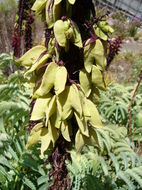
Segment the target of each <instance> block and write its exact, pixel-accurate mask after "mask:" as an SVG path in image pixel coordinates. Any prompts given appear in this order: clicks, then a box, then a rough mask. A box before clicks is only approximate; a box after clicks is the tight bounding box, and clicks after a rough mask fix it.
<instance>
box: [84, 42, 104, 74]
mask: <svg viewBox="0 0 142 190" xmlns="http://www.w3.org/2000/svg"><path fill="white" fill-rule="evenodd" d="M88 43H89V40H87V42H86V44H85V48H84V66H85V69H86V70H87V72H88V73H90V72H91V70H92V66H93V64H96V65H98V66H99V67H100V69H101V70H104V69H105V66H106V58H105V55H104V47H103V44H102V42H101V41H100V40H96V41H95V42H94V43H91V44H89V45H88Z"/></svg>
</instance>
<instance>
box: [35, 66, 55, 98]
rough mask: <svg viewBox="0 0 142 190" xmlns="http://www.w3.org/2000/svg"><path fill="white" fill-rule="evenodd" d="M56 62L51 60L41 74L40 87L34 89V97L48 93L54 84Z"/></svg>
mask: <svg viewBox="0 0 142 190" xmlns="http://www.w3.org/2000/svg"><path fill="white" fill-rule="evenodd" d="M57 67H58V66H57V64H56V63H55V62H51V63H50V64H49V65H48V66H47V68H46V70H45V73H44V75H43V79H42V83H41V85H40V87H39V88H38V89H37V90H36V92H35V94H34V97H36V96H37V97H38V96H44V95H46V94H48V93H49V91H50V90H51V89H52V88H53V86H54V81H55V76H56V71H57Z"/></svg>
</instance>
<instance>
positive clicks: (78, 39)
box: [71, 23, 83, 48]
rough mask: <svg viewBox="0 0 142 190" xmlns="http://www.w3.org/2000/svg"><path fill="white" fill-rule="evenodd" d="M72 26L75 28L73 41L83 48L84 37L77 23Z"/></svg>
mask: <svg viewBox="0 0 142 190" xmlns="http://www.w3.org/2000/svg"><path fill="white" fill-rule="evenodd" d="M72 28H73V36H72V38H71V41H72V42H73V43H74V45H75V46H77V47H79V48H82V47H83V44H82V38H81V34H80V31H79V28H78V26H77V24H76V23H74V26H72Z"/></svg>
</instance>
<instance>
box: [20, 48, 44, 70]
mask: <svg viewBox="0 0 142 190" xmlns="http://www.w3.org/2000/svg"><path fill="white" fill-rule="evenodd" d="M44 51H46V47H45V46H41V45H38V46H35V47H33V48H32V49H30V50H29V51H27V52H26V53H25V54H24V55H23V56H22V57H21V58H20V59H18V60H17V63H18V64H20V65H22V66H25V67H29V66H32V65H33V64H34V63H35V62H36V61H37V60H38V58H39V57H40V55H41V54H42V53H43V52H44Z"/></svg>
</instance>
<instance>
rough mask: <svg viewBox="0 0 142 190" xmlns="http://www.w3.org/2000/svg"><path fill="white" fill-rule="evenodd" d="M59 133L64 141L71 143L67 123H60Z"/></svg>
mask: <svg viewBox="0 0 142 190" xmlns="http://www.w3.org/2000/svg"><path fill="white" fill-rule="evenodd" d="M61 133H62V135H63V137H64V139H65V140H66V141H68V142H71V139H70V130H69V125H68V123H67V121H62V124H61Z"/></svg>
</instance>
